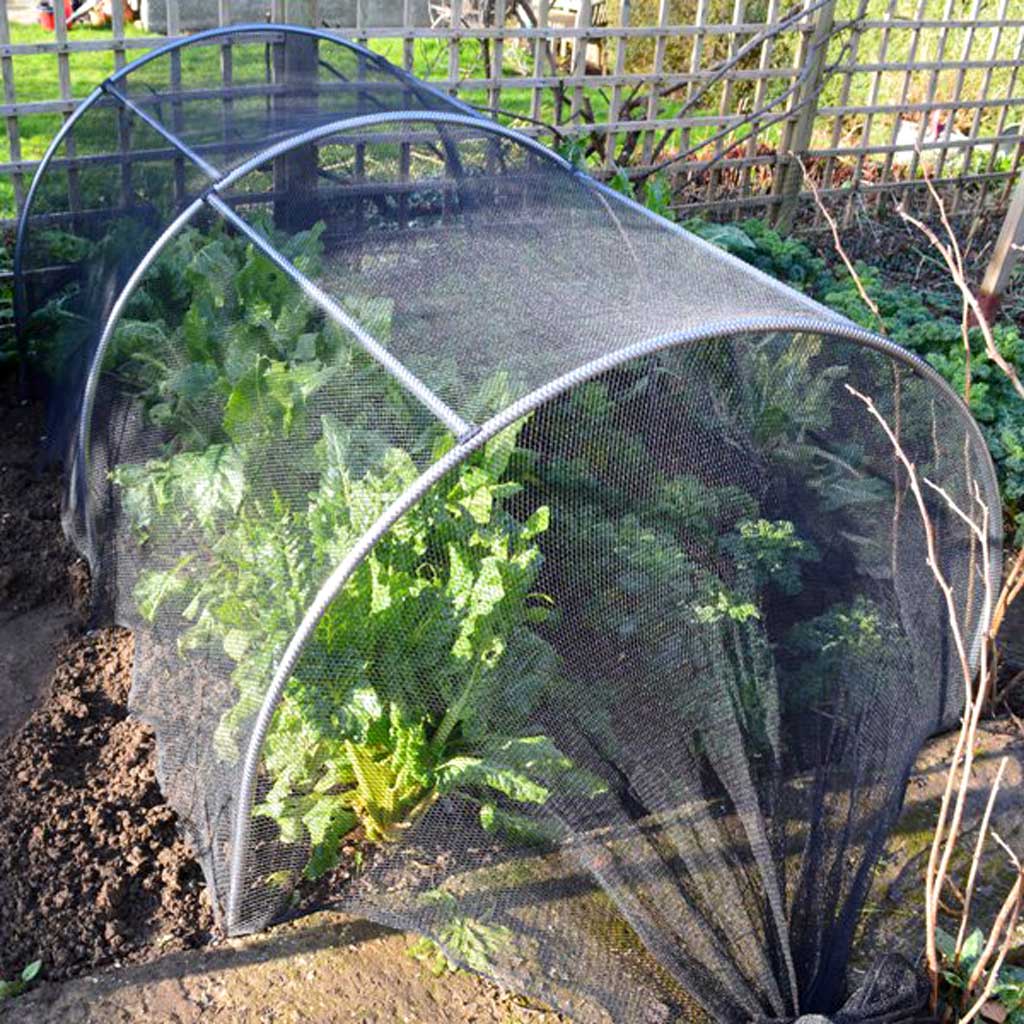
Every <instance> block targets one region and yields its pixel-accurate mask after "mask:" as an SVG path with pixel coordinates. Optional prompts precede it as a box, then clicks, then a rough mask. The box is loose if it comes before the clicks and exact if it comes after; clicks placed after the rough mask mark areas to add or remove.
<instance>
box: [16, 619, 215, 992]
mask: <svg viewBox="0 0 1024 1024" xmlns="http://www.w3.org/2000/svg"><path fill="white" fill-rule="evenodd" d="M131 661H132V639H131V634H130V633H128V632H127V631H125V630H121V629H105V630H97V631H93V632H89V633H86V634H85V635H83V636H81V637H79V638H78V639H76V640H74V641H72V642H71V643H70V644H69V645H68V646H67V648H66V649H65V650H64V652H63V653H62V656H61V658H60V661H59V663H58V666H57V671H56V673H55V675H54V677H53V680H52V683H51V690H50V694H49V698H48V700H47V701H46V703H45V704H44V705H43V706H42V707H41V708H39V709H38V710H37V711H36V712H35V713H34V714H33V715H32V717H31V718H30V719H29V720H28V722H27V723H26V724H25V726H24V727H23V728H22V730H21V732H20V733H19V734H18V735H17V737H16V738H15V740H14V741H13V742H12V743H11V744H10V745H9V746H8V747H7V749H6V750H5V751H4V752H3V754H0V780H3V781H2V782H0V958H2V961H3V968H2V971H3V976H9V975H11V974H12V973H13V972H14V971H16V970H17V969H19V968H20V966H21V965H22V964H25V963H28V962H30V961H32V960H35V959H37V958H42V960H43V961H44V962H45V963H46V965H47V972H48V974H49V976H50V977H65V976H67V975H69V974H72V973H74V972H76V971H81V970H82V969H83V968H88V967H92V966H94V965H96V964H103V963H109V962H111V961H112V960H114V959H118V960H122V961H124V960H131V959H138V958H139V957H141V956H144V955H146V954H147V952H149V951H150V949H151V947H153V946H154V945H155V944H157V943H158V944H159V946H160V948H161V949H163V950H168V949H175V948H180V947H182V946H194V945H197V944H199V943H202V942H205V941H206V940H207V939H208V937H209V935H210V931H211V928H212V923H213V922H212V916H211V913H210V908H209V905H208V903H207V901H206V894H205V891H204V888H203V884H202V874H201V872H200V870H199V867H198V865H197V864H196V862H195V861H194V860H193V859H192V856H191V854H190V852H189V850H188V848H187V847H186V846H185V843H184V842H183V841H182V840H181V839H180V838H179V837H178V834H177V828H176V821H175V816H174V814H173V812H172V811H171V810H170V808H168V807H167V806H166V804H164V802H163V798H162V797H161V795H160V790H159V788H158V786H157V782H156V777H155V773H154V767H153V761H154V759H153V738H152V735H151V734H150V733H149V731H148V730H147V729H146V728H145V727H144V726H142V725H140V724H138V723H137V722H135V721H133V720H130V719H128V717H127V711H126V705H127V699H128V687H129V685H130V681H131Z"/></svg>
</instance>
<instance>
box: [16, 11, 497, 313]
mask: <svg viewBox="0 0 1024 1024" xmlns="http://www.w3.org/2000/svg"><path fill="white" fill-rule="evenodd" d="M272 34H285V35H292V36H306V37H310V38H313V39H323V40H326V41H327V42H329V43H334V44H336V45H338V46H342V47H344V48H345V49H347V50H351V51H352V52H353V53H356V54H358V55H359V56H361V57H363V58H365V59H366V60H367V61H368V62H369V63H371V64H373V66H374V67H375V68H378V69H379V70H381V71H384V72H387V73H388V74H390V75H393V76H394V77H395V78H396V79H397V80H398V81H400V82H402V83H403V84H405V85H406V86H408V87H409V88H410V89H411V90H413V91H414V92H418V93H421V94H424V93H425V94H427V95H429V96H432V97H433V98H434V99H436V100H438V101H440V102H442V103H444V104H445V105H446V106H449V107H451V108H452V109H453V110H454V111H458V112H459V113H462V114H465V115H467V116H472V117H474V118H476V119H478V120H484V118H482V117H481V115H480V113H479V112H478V111H476V110H474V109H473V108H472V107H470V106H469V105H467V104H465V103H463V102H462V101H461V100H458V99H456V98H455V97H454V96H449V95H448V94H447V93H445V92H442V91H441V90H440V89H438V88H436V87H435V86H432V85H430V84H428V83H426V82H422V81H420V80H419V79H418V78H416V77H415V76H414V75H411V74H410V73H409V72H408V71H406V70H405V69H404V68H400V67H397V66H396V65H394V64H392V63H391V62H390V61H388V60H386V59H385V58H384V57H382V56H381V55H380V54H378V53H374V52H373V51H372V50H368V49H367V48H366V47H365V46H360V45H359V44H358V43H353V42H352V41H351V40H348V39H343V38H341V36H336V35H334V33H332V32H327V31H325V30H324V29H318V28H307V27H306V26H303V25H282V24H279V23H276V22H267V23H259V22H252V23H247V24H241V25H222V26H219V27H217V28H211V29H207V30H205V31H203V32H197V33H196V34H195V35H192V36H185V37H183V38H181V39H174V40H172V41H171V42H169V43H165V44H164V45H163V46H158V47H157V48H156V49H155V50H150V51H149V52H148V53H146V54H143V55H142V56H141V57H139V58H138V59H137V60H133V61H132V62H131V63H130V64H126V65H125V66H124V67H123V68H120V69H119V70H117V71H115V72H114V73H113V74H112V75H110V76H109V77H108V78H106V79H105V80H104V81H103V82H102V83H101V84H100V85H98V86H97V87H96V88H95V89H93V91H92V92H91V93H89V95H88V96H86V98H85V99H84V100H82V102H81V103H80V104H79V105H78V106H77V107H76V108H75V110H74V111H73V113H72V114H71V116H70V117H69V118H68V119H67V120H66V121H65V122H64V123H63V124H62V125H61V126H60V129H59V130H58V132H57V134H56V135H54V137H53V138H52V139H51V140H50V144H49V145H48V146H47V147H46V152H45V153H43V157H42V159H41V160H40V161H39V165H38V166H37V167H36V172H35V174H34V175H33V176H32V182H31V184H30V185H29V189H28V194H27V195H26V196H25V205H24V206H23V207H22V209H21V215H20V216H19V218H18V227H17V231H16V233H15V238H14V260H13V270H14V282H15V285H14V314H15V324H16V325H17V327H18V330H19V331H21V330H23V329H24V321H25V314H26V310H25V309H24V301H23V298H24V296H23V287H22V285H23V268H22V263H23V261H24V254H25V237H26V233H27V225H28V219H29V216H30V214H31V212H32V204H33V202H34V201H35V198H36V193H37V192H38V191H39V185H40V182H41V181H42V180H43V176H44V175H45V174H46V171H47V169H48V168H49V165H50V162H51V161H52V160H53V158H54V156H55V155H56V153H57V150H58V149H59V148H60V145H61V143H62V142H63V141H64V139H65V138H67V136H68V135H69V134H70V133H71V130H72V129H73V128H74V126H75V125H76V124H77V123H78V122H79V121H80V120H81V118H82V117H83V115H84V114H85V113H86V112H87V111H88V110H89V109H90V108H92V107H93V106H94V105H95V104H96V102H97V101H98V100H100V99H102V98H103V96H105V95H106V96H112V97H113V98H114V99H117V100H119V101H120V102H121V104H122V106H125V104H124V97H123V96H122V95H121V93H120V91H119V90H118V89H117V88H116V86H117V83H118V82H120V81H122V79H124V78H126V77H127V76H128V75H129V74H131V73H132V72H133V71H137V70H138V69H139V68H140V67H143V66H144V65H146V64H149V63H150V62H151V61H154V60H158V59H159V58H161V57H165V56H167V55H168V54H170V53H174V52H176V51H178V50H182V49H185V48H187V47H191V46H195V45H196V44H205V43H209V42H211V41H213V40H217V39H221V38H223V37H226V36H251V35H272ZM111 86H113V87H114V88H113V89H111V88H110V87H111ZM161 134H163V133H162V132H161ZM169 141H170V140H169ZM172 144H174V143H172ZM178 148H179V149H180V148H181V146H180V145H178ZM186 155H188V154H186Z"/></svg>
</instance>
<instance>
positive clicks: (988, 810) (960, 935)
mask: <svg viewBox="0 0 1024 1024" xmlns="http://www.w3.org/2000/svg"><path fill="white" fill-rule="evenodd" d="M1006 764H1007V758H1005V757H1004V758H1003V759H1002V760H1001V761H1000V762H999V770H998V772H996V778H995V781H994V782H993V783H992V790H991V792H990V793H989V795H988V803H987V804H986V805H985V815H984V817H983V818H982V819H981V828H980V829H979V830H978V841H977V842H976V843H975V844H974V856H973V857H971V867H970V871H969V872H968V875H967V888H966V889H965V890H964V896H963V900H962V905H961V910H960V930H959V931H958V932H957V935H956V948H955V951H954V954H953V955H954V956H955V957H956V959H957V960H959V959H960V951H961V950H962V949H963V948H964V939H965V938H966V936H967V925H968V922H969V921H970V917H971V899H972V897H973V896H974V885H975V882H976V881H977V878H978V865H979V864H980V863H981V854H982V851H983V850H984V847H985V839H986V838H987V837H988V829H989V823H990V822H991V820H992V809H993V808H994V807H995V805H996V798H997V797H998V796H999V787H1000V786H1001V785H1002V783H1003V774H1004V772H1005V771H1006Z"/></svg>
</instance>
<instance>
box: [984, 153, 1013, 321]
mask: <svg viewBox="0 0 1024 1024" xmlns="http://www.w3.org/2000/svg"><path fill="white" fill-rule="evenodd" d="M1022 246H1024V167H1022V169H1021V173H1020V178H1019V179H1018V181H1017V187H1016V189H1015V190H1014V193H1013V199H1012V200H1011V201H1010V208H1009V209H1008V210H1007V211H1006V220H1004V221H1003V226H1002V228H1001V229H1000V231H999V237H998V238H997V239H996V247H995V250H994V251H993V253H992V259H991V260H989V264H988V268H987V269H986V271H985V277H984V279H983V280H982V282H981V294H980V295H979V296H978V301H979V302H980V303H981V308H982V310H983V312H984V313H985V316H987V317H988V318H989V320H991V319H992V317H993V316H995V314H996V311H997V310H998V309H999V303H1000V302H1001V301H1002V298H1003V292H1004V291H1006V286H1007V285H1008V284H1009V283H1010V274H1011V273H1012V271H1013V268H1014V265H1015V264H1016V262H1017V259H1018V257H1019V256H1020V250H1021V247H1022Z"/></svg>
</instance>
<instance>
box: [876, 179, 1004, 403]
mask: <svg viewBox="0 0 1024 1024" xmlns="http://www.w3.org/2000/svg"><path fill="white" fill-rule="evenodd" d="M925 180H926V181H927V182H928V188H929V190H930V191H931V193H932V196H933V197H934V198H935V200H936V201H937V203H938V205H939V209H940V211H941V216H942V220H943V225H944V226H945V228H946V231H947V234H948V235H949V237H950V242H949V244H944V243H943V242H942V240H941V239H940V238H939V236H938V235H937V234H936V233H935V231H934V230H933V229H932V228H931V226H930V225H928V224H926V223H925V222H924V221H922V220H920V219H919V218H917V217H915V216H914V215H913V214H911V213H909V212H908V211H907V208H906V207H905V206H904V205H903V204H902V203H901V204H899V205H898V206H897V207H896V210H897V212H898V213H899V215H900V217H902V218H903V220H904V221H905V222H906V223H907V224H911V225H913V226H914V227H915V228H917V230H918V231H920V232H921V233H922V234H923V235H924V236H925V238H927V239H928V241H929V242H930V243H931V245H932V247H933V248H934V249H935V250H936V251H937V252H938V253H939V255H940V256H941V257H942V260H943V262H944V263H945V264H946V269H947V270H948V271H949V274H950V277H951V278H952V279H953V283H954V284H955V285H956V287H957V289H958V290H959V292H960V296H961V299H962V300H963V303H964V306H965V307H966V309H968V310H969V311H970V314H971V316H973V317H974V320H975V322H976V323H977V325H978V327H979V328H980V330H981V336H982V338H983V339H984V341H985V354H986V355H987V356H988V357H989V359H991V360H992V362H993V363H995V364H996V366H998V367H999V369H1000V370H1002V372H1003V373H1004V374H1005V375H1006V377H1007V379H1008V380H1009V381H1010V383H1011V384H1012V385H1013V387H1014V390H1015V391H1016V392H1017V394H1018V395H1020V397H1021V398H1024V383H1021V380H1020V377H1018V376H1017V371H1016V370H1015V369H1014V367H1013V366H1011V365H1010V363H1008V362H1007V361H1006V359H1005V358H1004V357H1003V354H1002V353H1001V352H1000V351H999V348H998V347H997V345H996V339H995V335H994V334H993V333H992V325H991V324H990V323H989V320H988V317H987V316H986V315H985V312H984V310H983V309H982V308H981V303H980V302H979V301H978V298H977V296H976V295H975V294H974V292H973V290H972V289H971V286H970V285H969V284H968V282H967V277H966V275H965V273H964V263H963V254H962V253H961V251H960V246H959V243H958V242H957V240H956V235H955V234H954V232H953V229H952V228H951V227H950V226H949V220H948V217H947V215H946V207H945V204H944V203H943V202H942V199H941V198H940V197H939V195H938V192H936V190H935V186H934V185H933V184H932V181H931V178H929V177H928V176H927V175H925ZM965 344H966V345H967V347H968V352H970V345H969V343H968V342H965Z"/></svg>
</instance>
